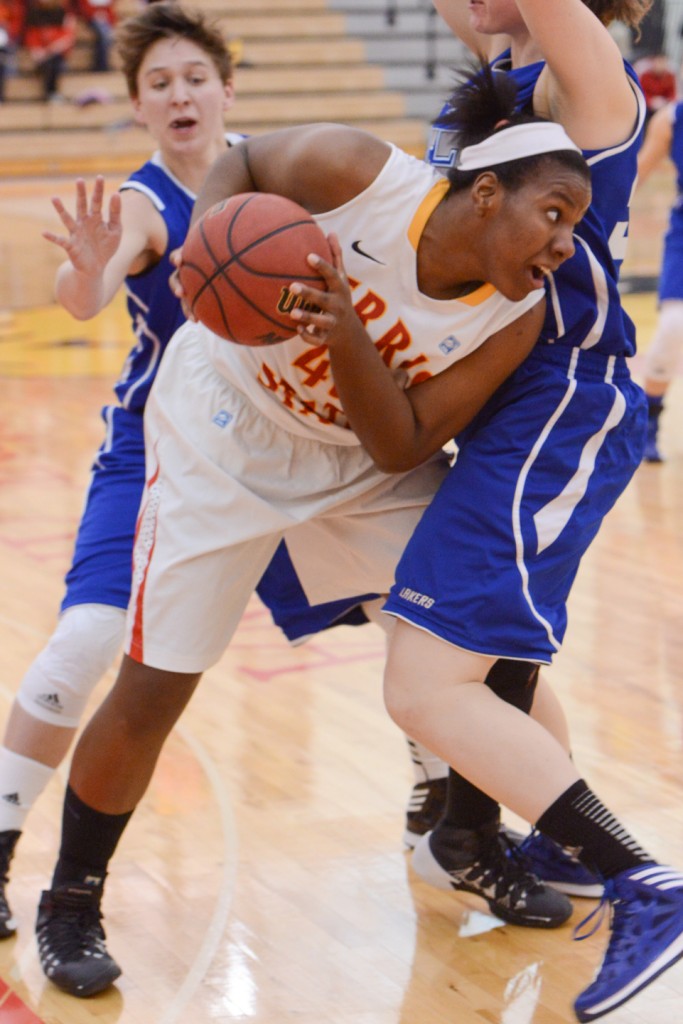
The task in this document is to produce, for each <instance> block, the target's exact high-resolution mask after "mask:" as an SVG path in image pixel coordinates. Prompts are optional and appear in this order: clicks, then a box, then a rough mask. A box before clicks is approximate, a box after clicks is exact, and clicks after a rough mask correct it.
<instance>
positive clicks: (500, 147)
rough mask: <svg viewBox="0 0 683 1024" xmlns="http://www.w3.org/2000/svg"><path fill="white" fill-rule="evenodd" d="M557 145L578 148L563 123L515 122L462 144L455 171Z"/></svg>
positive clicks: (547, 150)
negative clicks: (498, 130)
mask: <svg viewBox="0 0 683 1024" xmlns="http://www.w3.org/2000/svg"><path fill="white" fill-rule="evenodd" d="M560 149H573V150H574V152H576V153H580V152H581V150H580V149H579V147H578V146H577V145H575V143H573V142H572V140H571V139H570V138H569V136H568V135H567V133H566V131H565V130H564V128H563V127H562V125H559V124H557V122H555V121H532V122H530V123H528V124H515V125H512V127H510V128H506V129H505V131H501V132H495V134H493V135H489V137H488V138H487V139H484V141H483V142H477V144H476V145H474V146H465V148H464V149H461V150H460V152H459V153H458V157H457V159H456V161H455V169H456V170H457V171H479V170H481V169H482V167H493V166H494V165H495V164H504V163H506V162H507V161H508V160H520V159H521V158H522V157H525V156H538V155H539V154H541V153H554V152H557V150H560Z"/></svg>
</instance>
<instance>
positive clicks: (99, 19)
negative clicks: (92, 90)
mask: <svg viewBox="0 0 683 1024" xmlns="http://www.w3.org/2000/svg"><path fill="white" fill-rule="evenodd" d="M76 13H77V14H78V16H79V17H80V18H82V20H83V21H84V22H85V23H86V24H87V26H88V27H89V28H90V29H91V30H92V33H93V60H92V67H91V70H92V71H109V70H110V63H109V55H110V53H111V48H112V44H113V42H114V27H115V25H116V20H117V18H116V2H115V0H76Z"/></svg>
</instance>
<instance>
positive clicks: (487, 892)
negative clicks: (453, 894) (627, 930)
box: [413, 821, 572, 928]
mask: <svg viewBox="0 0 683 1024" xmlns="http://www.w3.org/2000/svg"><path fill="white" fill-rule="evenodd" d="M413 869H414V870H415V872H416V873H417V874H418V875H419V876H420V878H422V879H423V880H424V881H425V882H429V884H430V885H434V886H436V888H437V889H445V890H447V891H448V890H453V889H456V890H462V891H463V892H471V893H474V895H475V896H481V897H482V899H484V900H486V902H487V903H488V905H489V908H490V909H491V911H492V912H493V913H494V914H495V915H496V917H500V918H501V919H502V920H503V921H508V922H509V923H510V924H519V925H526V926H527V927H529V928H559V926H560V925H562V924H564V923H565V921H567V920H568V919H569V918H570V917H571V914H572V905H571V903H570V901H569V900H568V899H567V897H566V896H564V895H563V894H562V893H560V892H557V891H556V890H555V889H552V888H551V887H550V886H548V885H544V884H543V882H540V881H539V880H538V878H537V877H536V875H534V874H532V873H531V870H530V868H529V864H528V862H527V861H526V858H525V857H524V855H523V854H521V853H520V852H519V850H518V848H517V847H516V846H515V845H514V844H513V843H510V842H509V840H508V839H507V838H506V836H505V833H504V832H501V830H500V826H499V824H498V822H497V821H496V822H492V823H491V824H490V825H486V826H484V827H483V828H480V829H477V830H476V831H474V830H473V829H464V828H458V829H454V828H449V829H446V828H440V829H438V830H437V831H436V832H430V833H427V835H425V836H423V837H422V839H420V840H419V841H418V843H417V845H416V847H415V850H414V853H413Z"/></svg>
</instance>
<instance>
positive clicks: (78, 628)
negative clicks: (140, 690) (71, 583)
mask: <svg viewBox="0 0 683 1024" xmlns="http://www.w3.org/2000/svg"><path fill="white" fill-rule="evenodd" d="M125 626H126V613H125V611H123V610H122V609H121V608H111V607H109V606H108V605H103V604H79V605H74V606H73V607H71V608H67V610H66V611H65V612H64V614H63V615H62V616H61V617H60V619H59V622H58V623H57V628H56V629H55V631H54V633H53V634H52V636H51V637H50V640H49V641H48V644H47V646H46V647H44V648H43V650H42V651H41V652H40V654H39V655H38V657H37V658H36V659H35V661H34V662H33V664H32V665H31V666H30V668H29V670H28V672H27V673H26V675H25V676H24V678H23V679H22V681H21V686H20V687H19V691H18V693H17V701H18V703H19V704H20V705H21V707H22V708H23V710H24V711H25V712H26V713H27V714H29V715H33V717H34V718H38V719H40V720H41V721H43V722H49V723H50V725H63V726H67V727H69V728H75V727H76V726H77V725H78V723H79V722H80V720H81V715H82V714H83V711H84V709H85V705H86V703H87V701H88V698H89V697H90V694H91V693H92V691H93V690H94V688H95V686H96V685H97V683H98V682H99V681H100V679H101V678H102V676H103V675H104V673H105V672H106V671H107V669H108V668H109V667H110V666H111V665H112V663H113V661H114V659H115V658H116V655H117V653H118V651H119V650H120V649H121V646H122V644H123V638H124V633H125Z"/></svg>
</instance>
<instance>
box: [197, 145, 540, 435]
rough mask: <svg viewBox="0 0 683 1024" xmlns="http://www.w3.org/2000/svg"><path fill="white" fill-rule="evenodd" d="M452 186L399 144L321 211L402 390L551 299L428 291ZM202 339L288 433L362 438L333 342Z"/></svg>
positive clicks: (206, 334) (489, 291)
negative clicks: (364, 180) (424, 266)
mask: <svg viewBox="0 0 683 1024" xmlns="http://www.w3.org/2000/svg"><path fill="white" fill-rule="evenodd" d="M447 188H448V182H447V180H446V179H445V178H444V177H443V176H442V175H441V174H440V173H439V172H438V171H436V170H434V169H433V168H432V167H430V166H428V165H427V164H425V163H424V161H422V160H417V159H416V158H415V157H411V156H409V155H407V154H406V153H404V152H403V151H402V150H400V149H398V148H397V147H395V146H392V147H391V152H390V155H389V158H388V159H387V162H386V164H385V165H384V167H383V168H382V170H381V171H380V173H379V175H378V176H377V177H376V178H375V180H374V181H373V182H372V184H370V185H369V186H368V188H366V189H365V190H364V191H363V192H361V193H360V194H359V195H357V196H356V197H355V198H354V199H352V200H351V201H350V202H348V203H345V204H344V205H343V206H340V207H338V208H337V209H334V210H330V211H328V212H327V213H322V214H316V216H315V219H316V221H317V222H318V223H319V224H320V227H321V228H322V229H323V231H324V232H325V233H326V234H329V233H330V232H335V234H337V236H338V237H339V241H340V243H341V247H342V252H343V258H344V266H345V268H346V272H347V275H348V277H349V281H350V283H351V286H352V290H353V298H354V307H355V309H356V312H357V313H358V315H359V317H360V318H361V320H362V322H363V324H364V326H365V328H366V330H367V331H368V333H369V335H370V337H371V338H372V340H373V341H374V343H375V345H376V347H377V348H378V349H379V351H380V353H381V354H382V357H383V359H384V361H385V363H386V364H387V365H388V366H389V368H390V369H391V371H392V373H393V374H394V376H395V377H396V378H397V379H398V380H399V382H400V383H401V386H403V387H410V386H411V385H412V384H415V383H418V382H420V381H422V380H424V379H426V378H427V377H431V376H434V375H435V374H437V373H441V371H442V370H445V369H446V367H448V366H450V364H451V363H453V362H455V361H456V360H458V359H462V357H463V356H465V355H467V354H468V353H469V352H472V351H473V350H474V349H475V348H477V347H478V346H479V345H481V344H482V343H483V342H484V341H486V339H487V338H488V337H490V336H491V335H492V334H494V333H495V332H496V331H499V330H501V329H502V328H503V327H505V326H507V325H508V324H509V323H511V322H512V321H514V320H516V319H517V318H518V317H520V316H521V315H522V314H523V313H525V312H527V310H529V309H531V307H532V306H534V305H535V304H536V303H537V302H539V301H540V300H541V299H542V298H543V296H544V291H543V289H542V288H541V289H537V290H536V291H534V292H532V293H531V294H530V295H528V296H527V297H526V298H525V299H524V300H522V301H521V302H511V301H510V300H509V299H506V298H504V297H503V296H502V295H501V294H500V293H499V292H497V291H496V290H495V288H494V287H493V286H492V285H489V284H486V285H483V286H482V287H481V288H479V289H477V291H475V292H473V293H472V294H470V295H467V296H465V297H464V298H460V299H448V300H439V299H433V298H430V297H429V296H427V295H424V294H423V293H422V292H420V290H419V288H418V283H417V246H418V242H419V240H420V236H421V234H422V231H423V229H424V226H425V224H426V222H427V220H428V218H429V216H430V214H431V212H432V211H433V210H434V208H435V207H436V206H437V205H438V203H439V202H440V201H441V199H442V197H443V195H444V192H445V191H446V189H447ZM200 337H202V338H203V339H204V340H205V342H206V345H207V346H208V352H209V358H210V360H211V362H212V364H213V365H214V367H215V368H216V369H217V371H218V372H219V373H220V374H221V375H222V376H224V377H226V378H227V379H228V380H229V381H230V382H231V383H232V384H234V385H236V386H237V387H239V388H240V390H242V391H243V392H245V393H246V394H248V395H249V397H250V399H251V400H252V401H253V403H254V404H255V405H256V406H257V407H258V409H259V410H260V411H261V412H262V413H264V414H265V415H266V416H268V417H269V418H270V419H272V420H273V421H275V422H279V423H281V424H282V426H283V427H284V428H285V429H286V430H288V431H290V432H291V433H296V434H303V435H305V436H308V437H317V438H318V439H320V440H323V441H329V442H330V443H332V444H342V445H353V444H359V441H358V438H357V437H356V435H355V434H354V433H353V432H352V431H351V429H350V428H349V426H348V422H347V419H346V416H345V415H344V412H343V410H342V407H341V403H340V402H339V398H338V396H337V393H336V391H335V388H334V382H333V380H332V375H331V372H330V362H329V357H328V352H327V349H326V347H325V346H323V345H320V346H311V345H307V344H306V343H305V342H303V341H301V339H300V338H299V337H298V336H297V337H295V338H292V339H291V340H289V341H285V342H282V343H279V344H276V345H272V346H268V347H259V348H246V347H244V346H240V345H236V344H233V343H231V342H229V341H225V340H223V339H221V338H219V337H218V336H217V335H215V334H213V332H211V331H209V330H208V329H206V328H204V329H203V330H202V331H201V332H200ZM361 385H362V381H359V386H361Z"/></svg>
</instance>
